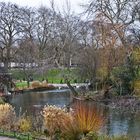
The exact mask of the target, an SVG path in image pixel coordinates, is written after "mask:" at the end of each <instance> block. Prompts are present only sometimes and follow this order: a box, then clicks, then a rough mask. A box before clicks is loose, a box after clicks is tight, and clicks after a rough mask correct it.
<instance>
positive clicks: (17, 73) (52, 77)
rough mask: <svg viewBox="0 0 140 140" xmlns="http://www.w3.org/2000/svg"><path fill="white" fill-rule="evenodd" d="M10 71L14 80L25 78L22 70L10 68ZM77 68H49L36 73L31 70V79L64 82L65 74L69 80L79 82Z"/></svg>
mask: <svg viewBox="0 0 140 140" xmlns="http://www.w3.org/2000/svg"><path fill="white" fill-rule="evenodd" d="M9 72H10V73H12V78H13V79H15V80H23V81H24V80H25V79H26V77H25V75H24V72H23V71H22V70H18V69H15V70H10V71H9ZM77 73H78V70H77V69H70V70H68V69H64V70H61V69H51V70H48V71H46V72H44V73H38V72H31V75H32V78H33V80H39V81H43V80H47V81H48V82H49V83H64V77H65V76H67V77H69V78H70V79H71V82H75V81H77V82H79V81H81V80H78V79H79V77H78V74H77Z"/></svg>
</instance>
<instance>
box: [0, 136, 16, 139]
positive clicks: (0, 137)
mask: <svg viewBox="0 0 140 140" xmlns="http://www.w3.org/2000/svg"><path fill="white" fill-rule="evenodd" d="M0 140H17V139H14V138H7V137H2V136H0Z"/></svg>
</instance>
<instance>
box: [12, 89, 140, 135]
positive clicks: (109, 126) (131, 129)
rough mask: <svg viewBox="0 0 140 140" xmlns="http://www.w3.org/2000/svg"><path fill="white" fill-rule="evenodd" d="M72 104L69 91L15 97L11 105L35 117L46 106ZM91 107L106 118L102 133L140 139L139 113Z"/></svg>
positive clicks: (101, 105) (26, 94) (102, 105)
mask: <svg viewBox="0 0 140 140" xmlns="http://www.w3.org/2000/svg"><path fill="white" fill-rule="evenodd" d="M70 102H71V98H70V91H69V90H53V91H45V92H35V93H33V92H31V93H25V94H19V95H15V96H14V97H13V98H12V100H11V104H13V105H14V107H15V110H16V112H19V111H20V110H21V112H26V113H27V115H33V114H34V113H36V112H38V111H40V109H41V108H42V107H43V106H44V105H47V104H48V105H56V106H59V107H64V106H67V105H69V104H70ZM87 102H88V104H89V105H91V106H95V107H96V108H97V109H98V110H99V111H100V113H101V115H102V116H103V117H104V118H105V124H104V126H103V128H102V130H101V133H105V134H107V135H126V134H127V135H129V136H135V137H138V138H140V133H139V132H140V131H139V130H140V118H139V115H140V114H139V113H137V114H135V113H133V114H131V113H125V112H121V111H116V110H115V109H111V108H109V107H107V106H105V105H104V104H101V103H95V102H93V101H92V102H91V101H87Z"/></svg>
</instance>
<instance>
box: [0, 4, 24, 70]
mask: <svg viewBox="0 0 140 140" xmlns="http://www.w3.org/2000/svg"><path fill="white" fill-rule="evenodd" d="M18 13H19V7H18V6H17V5H15V4H11V3H7V4H6V3H0V53H1V55H0V58H1V61H2V62H3V63H4V68H5V70H6V71H8V66H9V63H10V62H11V61H12V59H13V56H14V52H13V50H14V49H13V50H12V48H13V47H14V45H15V43H16V42H17V40H18V39H19V34H20V32H21V29H20V25H19V22H18V21H19V18H20V17H19V14H18Z"/></svg>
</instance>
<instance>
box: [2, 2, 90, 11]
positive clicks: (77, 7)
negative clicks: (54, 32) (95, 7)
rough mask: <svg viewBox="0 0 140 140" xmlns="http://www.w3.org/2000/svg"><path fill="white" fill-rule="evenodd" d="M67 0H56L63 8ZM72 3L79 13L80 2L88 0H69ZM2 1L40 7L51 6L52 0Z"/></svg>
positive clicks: (72, 6)
mask: <svg viewBox="0 0 140 140" xmlns="http://www.w3.org/2000/svg"><path fill="white" fill-rule="evenodd" d="M65 1H66V0H54V2H55V4H56V6H57V7H58V8H59V9H61V8H62V7H63V6H64V5H65V3H66V2H65ZM69 1H70V3H71V9H72V10H73V11H74V12H76V13H79V12H81V11H82V9H81V7H80V6H79V5H80V4H85V3H87V2H88V0H69ZM0 2H12V3H16V4H18V5H22V6H30V7H39V6H41V5H45V6H48V7H49V6H50V0H0Z"/></svg>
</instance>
